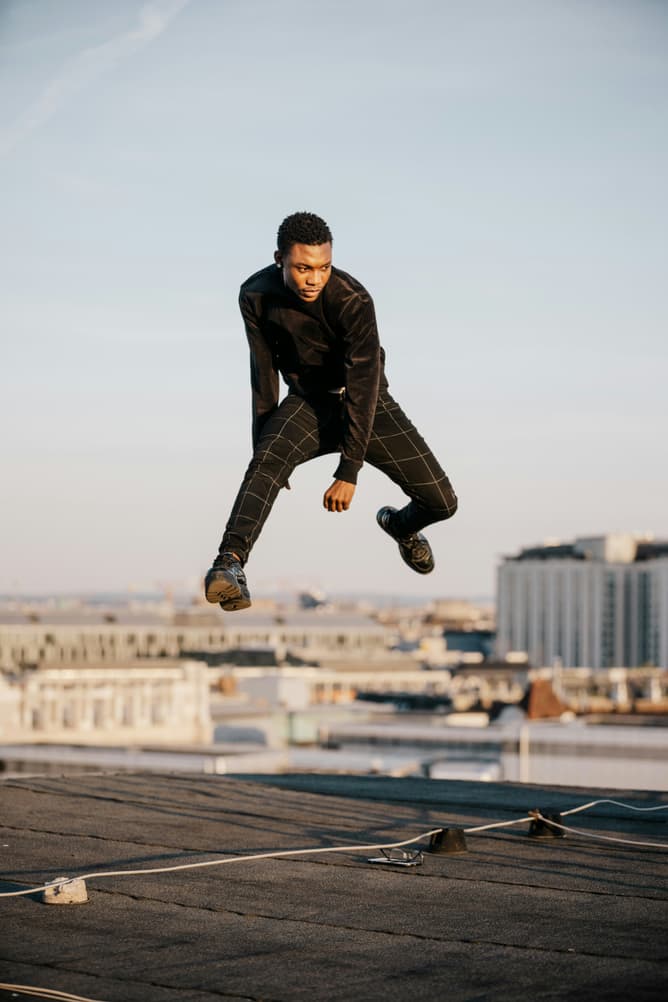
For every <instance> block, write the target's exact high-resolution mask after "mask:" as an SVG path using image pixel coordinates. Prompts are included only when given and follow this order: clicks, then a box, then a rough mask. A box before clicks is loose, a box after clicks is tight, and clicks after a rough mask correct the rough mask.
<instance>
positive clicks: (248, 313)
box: [239, 292, 278, 448]
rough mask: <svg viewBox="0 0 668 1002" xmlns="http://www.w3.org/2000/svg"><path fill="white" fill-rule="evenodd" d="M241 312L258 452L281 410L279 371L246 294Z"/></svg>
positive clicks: (240, 296)
mask: <svg viewBox="0 0 668 1002" xmlns="http://www.w3.org/2000/svg"><path fill="white" fill-rule="evenodd" d="M239 309H240V310H241V316H242V317H243V321H244V326H245V328H246V337H247V338H248V346H249V348H250V369H251V390H252V411H253V448H255V446H256V445H257V443H258V439H259V437H260V432H261V431H262V427H263V425H264V424H265V422H266V421H267V419H268V418H269V417H271V415H272V414H273V412H274V411H275V410H276V407H277V406H278V371H277V369H276V364H275V361H274V357H273V354H272V351H271V348H270V346H269V345H268V344H267V340H266V338H265V336H264V334H263V333H262V331H261V330H260V325H259V323H258V319H257V317H256V315H255V312H254V310H253V307H252V303H251V302H250V300H249V299H248V297H247V296H245V295H244V293H243V292H242V293H241V294H240V295H239Z"/></svg>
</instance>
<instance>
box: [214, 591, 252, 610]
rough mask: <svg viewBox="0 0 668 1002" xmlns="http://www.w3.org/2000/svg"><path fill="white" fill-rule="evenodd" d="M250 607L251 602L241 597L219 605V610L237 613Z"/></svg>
mask: <svg viewBox="0 0 668 1002" xmlns="http://www.w3.org/2000/svg"><path fill="white" fill-rule="evenodd" d="M250 606H251V600H250V599H249V598H244V597H243V595H242V596H241V597H240V598H233V599H229V600H228V601H227V602H221V603H220V608H221V609H222V610H223V612H239V611H240V610H241V609H250Z"/></svg>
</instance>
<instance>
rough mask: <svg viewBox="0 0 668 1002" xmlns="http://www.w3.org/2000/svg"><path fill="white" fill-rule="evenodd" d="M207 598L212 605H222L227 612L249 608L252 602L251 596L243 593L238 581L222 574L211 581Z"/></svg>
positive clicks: (207, 590)
mask: <svg viewBox="0 0 668 1002" xmlns="http://www.w3.org/2000/svg"><path fill="white" fill-rule="evenodd" d="M206 600H207V602H211V604H212V605H220V607H221V608H222V609H224V610H225V612H237V611H238V610H239V609H248V608H249V606H250V604H251V600H250V598H248V597H246V596H245V595H244V594H243V592H242V591H241V588H240V587H239V585H238V584H237V583H236V581H233V580H230V579H229V578H228V579H226V578H224V577H223V576H222V575H221V576H220V577H217V578H214V580H213V581H211V582H209V585H208V587H207V589H206Z"/></svg>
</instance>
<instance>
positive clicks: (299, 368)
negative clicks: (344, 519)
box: [204, 212, 457, 612]
mask: <svg viewBox="0 0 668 1002" xmlns="http://www.w3.org/2000/svg"><path fill="white" fill-rule="evenodd" d="M277 246H278V249H277V251H276V252H275V254H274V264H272V265H270V266H269V267H267V268H263V269H262V271H258V272H256V273H255V274H254V275H251V277H250V278H249V279H247V280H246V281H245V282H244V284H243V285H242V286H241V292H240V295H239V306H240V309H241V314H242V316H243V320H244V325H245V327H246V334H247V336H248V343H249V346H250V362H251V386H252V394H253V458H252V459H251V462H250V465H249V467H248V470H247V471H246V475H245V477H244V480H243V483H242V485H241V488H240V490H239V493H238V495H237V498H236V501H235V502H234V506H233V508H232V513H231V515H230V518H229V521H228V523H227V526H226V528H225V534H224V536H223V540H222V542H221V544H220V549H219V552H218V556H217V557H216V559H215V560H214V562H213V566H212V567H211V569H210V570H209V571H208V573H207V575H206V579H205V585H204V587H205V592H206V597H207V600H208V601H209V602H213V603H215V602H219V603H220V605H221V606H222V608H223V609H224V610H225V611H227V612H233V611H235V610H237V609H246V608H248V606H249V605H250V604H251V599H250V593H249V591H248V585H247V583H246V576H245V574H244V571H243V567H244V565H245V563H246V561H247V560H248V556H249V554H250V551H251V548H252V547H253V545H254V543H255V541H256V539H257V537H258V536H259V534H260V531H261V530H262V526H263V525H264V523H265V520H266V518H267V516H268V515H269V512H270V511H271V508H272V505H273V503H274V501H275V500H276V496H277V494H278V492H279V490H280V489H281V488H282V487H289V478H290V475H291V474H292V471H293V470H294V469H295V467H296V466H298V465H299V464H300V463H305V462H306V461H307V460H309V459H313V458H314V457H315V456H322V455H325V454H326V453H337V452H338V453H339V454H340V460H339V464H338V466H337V468H336V470H335V472H334V482H333V483H332V484H331V485H330V486H329V487H328V488H327V490H326V491H325V494H324V498H323V504H324V506H325V508H326V509H327V510H328V511H332V512H341V511H347V510H348V508H349V507H350V504H351V502H352V499H353V495H354V493H355V485H356V484H357V475H358V473H359V471H360V469H361V467H362V464H363V463H365V462H366V463H371V465H372V466H375V467H376V468H377V469H379V470H382V472H383V473H386V474H387V476H388V477H389V478H390V479H391V480H393V481H394V483H395V484H397V486H398V487H400V488H401V489H402V491H403V492H404V493H405V494H406V495H407V496H408V497H409V499H410V500H409V501H408V503H407V504H406V505H405V507H403V508H401V509H400V510H399V511H397V510H396V508H391V507H384V508H381V509H380V511H379V512H378V514H377V516H376V520H377V522H378V525H379V526H380V527H381V529H384V531H385V532H387V533H388V534H389V535H390V536H392V538H393V539H394V540H396V542H397V543H398V544H399V551H400V553H401V556H402V557H403V559H404V560H405V562H406V563H407V564H408V566H409V567H411V568H412V569H413V570H414V571H417V572H418V574H428V573H429V572H430V571H432V570H433V569H434V557H433V554H432V551H431V547H430V545H429V543H428V542H427V540H426V539H425V537H424V536H423V535H422V534H421V533H420V531H419V530H420V529H423V528H424V527H425V526H427V525H431V524H432V523H433V522H439V521H442V520H444V519H446V518H450V517H451V516H452V515H454V513H455V511H456V510H457V498H456V496H455V493H454V491H453V489H452V487H451V485H450V481H449V480H448V478H447V476H446V475H445V473H444V472H443V470H442V469H441V467H440V466H439V464H438V462H437V461H436V459H435V458H434V456H433V454H432V452H431V450H430V449H429V447H428V446H427V445H426V443H425V441H424V440H423V439H422V438H421V437H420V435H419V434H418V432H417V430H416V429H415V428H414V426H413V425H412V424H411V422H410V421H409V420H408V418H407V417H406V415H405V414H404V412H403V411H402V409H401V407H400V406H399V404H398V403H397V402H396V401H395V400H393V399H392V397H391V396H390V394H389V392H388V383H387V379H386V378H385V371H384V364H385V352H384V351H383V349H382V347H381V345H380V342H379V339H378V330H377V327H376V317H375V313H374V307H373V300H372V299H371V296H370V295H369V293H368V292H367V291H366V289H365V288H364V287H363V286H362V285H360V283H359V282H358V281H357V280H356V279H354V278H353V277H352V276H351V275H348V274H347V273H346V272H345V271H341V270H340V269H339V268H335V267H333V265H332V234H331V232H330V230H329V227H328V226H327V224H326V223H325V222H324V220H322V219H320V217H319V216H316V215H314V214H313V213H310V212H297V213H295V214H294V215H291V216H288V217H287V219H284V220H283V222H282V223H281V225H280V227H279V230H278V240H277ZM279 373H280V375H281V376H282V377H283V379H284V381H285V383H286V384H287V386H288V392H287V395H286V396H284V397H283V399H282V400H281V401H280V402H279V379H278V377H279Z"/></svg>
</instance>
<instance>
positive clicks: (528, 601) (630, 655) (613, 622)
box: [497, 533, 668, 668]
mask: <svg viewBox="0 0 668 1002" xmlns="http://www.w3.org/2000/svg"><path fill="white" fill-rule="evenodd" d="M510 651H525V652H526V653H527V654H528V657H529V661H530V662H531V663H532V664H534V665H537V666H540V665H551V664H554V663H555V662H560V663H561V664H563V665H564V666H566V667H591V668H610V667H617V666H619V667H636V666H639V665H648V664H650V665H656V666H657V667H661V668H668V542H653V541H652V540H650V539H647V538H645V537H643V538H638V537H637V536H634V535H631V534H628V533H614V534H610V535H607V536H595V537H590V538H586V537H582V538H578V539H576V540H575V542H573V543H554V544H545V545H543V546H536V547H531V548H528V549H524V550H522V551H521V552H520V553H519V554H517V556H513V557H506V558H505V559H504V561H503V563H502V564H501V566H500V567H499V571H498V590H497V654H498V655H499V657H502V658H503V657H505V656H506V655H507V654H508V653H509V652H510Z"/></svg>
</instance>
